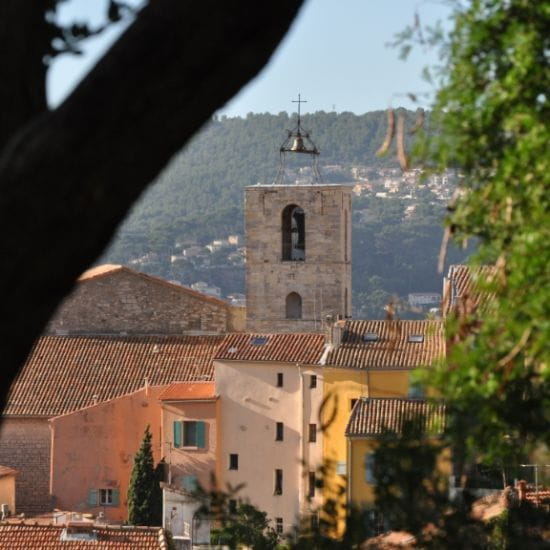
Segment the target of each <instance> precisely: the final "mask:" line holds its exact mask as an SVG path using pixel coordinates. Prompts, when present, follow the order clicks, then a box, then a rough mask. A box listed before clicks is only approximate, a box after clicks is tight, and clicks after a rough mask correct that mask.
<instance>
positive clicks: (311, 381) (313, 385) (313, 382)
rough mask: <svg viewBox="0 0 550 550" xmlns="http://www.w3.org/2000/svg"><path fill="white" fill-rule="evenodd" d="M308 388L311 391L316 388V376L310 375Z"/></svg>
mask: <svg viewBox="0 0 550 550" xmlns="http://www.w3.org/2000/svg"><path fill="white" fill-rule="evenodd" d="M309 387H310V388H311V389H313V388H316V387H317V375H316V374H312V375H311V377H310V379H309Z"/></svg>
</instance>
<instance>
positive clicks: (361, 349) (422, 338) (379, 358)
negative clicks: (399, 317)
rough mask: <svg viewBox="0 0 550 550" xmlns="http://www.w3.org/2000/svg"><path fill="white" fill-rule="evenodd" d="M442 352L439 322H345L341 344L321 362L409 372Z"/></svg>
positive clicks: (443, 345) (443, 344) (341, 365)
mask: <svg viewBox="0 0 550 550" xmlns="http://www.w3.org/2000/svg"><path fill="white" fill-rule="evenodd" d="M410 340H413V341H410ZM444 353H445V340H444V335H443V325H442V323H441V321H345V323H344V326H343V334H342V341H341V343H340V345H338V346H337V347H336V348H335V349H333V350H331V351H330V352H329V353H328V354H327V356H326V358H325V359H324V363H325V364H326V365H327V366H336V367H347V368H358V369H412V368H415V367H418V366H420V365H429V364H430V363H432V361H433V360H434V359H437V358H438V357H442V356H443V355H444Z"/></svg>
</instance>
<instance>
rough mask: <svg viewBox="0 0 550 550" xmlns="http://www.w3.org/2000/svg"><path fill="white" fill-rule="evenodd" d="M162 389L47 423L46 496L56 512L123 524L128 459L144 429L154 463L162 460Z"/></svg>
mask: <svg viewBox="0 0 550 550" xmlns="http://www.w3.org/2000/svg"><path fill="white" fill-rule="evenodd" d="M166 387H167V386H152V387H148V386H146V387H144V388H142V389H141V390H138V391H136V392H133V393H130V394H127V395H124V396H122V397H117V398H115V399H111V400H110V401H106V402H103V403H99V404H97V405H92V406H90V407H85V408H83V409H80V410H78V411H75V412H73V413H69V414H64V415H61V416H57V417H54V418H52V419H51V420H50V428H51V457H52V460H51V475H50V491H51V494H52V497H53V505H54V506H55V507H56V508H59V509H62V510H73V511H78V512H90V513H93V514H94V515H98V514H99V513H100V512H102V513H103V515H104V516H105V518H106V519H108V520H113V521H124V520H126V519H127V517H128V507H127V502H126V496H127V492H128V483H129V481H130V475H131V472H132V467H133V464H134V460H133V459H134V454H135V453H136V452H137V451H138V449H139V447H140V445H141V441H142V439H143V434H144V431H145V428H146V427H147V426H148V425H149V427H150V430H151V434H152V447H153V457H154V460H155V463H157V462H158V461H159V460H160V459H161V458H162V455H161V446H162V445H161V443H162V435H161V410H160V409H161V407H160V401H159V399H158V398H159V395H160V394H161V393H162V391H163V390H164V389H165V388H166Z"/></svg>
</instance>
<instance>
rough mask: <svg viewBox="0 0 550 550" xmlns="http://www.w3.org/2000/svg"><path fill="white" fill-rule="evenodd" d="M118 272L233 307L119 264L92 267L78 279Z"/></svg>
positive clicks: (85, 279)
mask: <svg viewBox="0 0 550 550" xmlns="http://www.w3.org/2000/svg"><path fill="white" fill-rule="evenodd" d="M118 272H125V273H130V274H132V275H135V276H136V277H140V278H142V279H145V280H147V281H149V282H152V283H156V284H159V285H164V286H168V287H169V288H171V289H172V290H176V291H179V292H184V293H185V294H188V295H190V296H193V297H195V298H198V299H200V300H204V301H206V302H211V303H213V304H217V305H220V306H224V307H231V306H230V304H229V303H228V302H226V301H225V300H222V299H220V298H216V297H215V296H210V295H209V294H204V293H202V292H198V291H197V290H193V289H192V288H189V287H186V286H183V285H178V284H175V283H171V282H170V281H166V280H165V279H161V278H160V277H155V276H154V275H148V274H147V273H142V272H141V271H136V270H135V269H130V268H129V267H126V266H125V265H119V264H103V265H98V266H97V267H92V268H91V269H88V270H87V271H85V272H84V273H83V274H82V275H81V276H80V277H79V278H78V282H79V283H83V282H86V281H91V280H93V279H98V278H100V277H107V276H109V275H113V274H114V273H118Z"/></svg>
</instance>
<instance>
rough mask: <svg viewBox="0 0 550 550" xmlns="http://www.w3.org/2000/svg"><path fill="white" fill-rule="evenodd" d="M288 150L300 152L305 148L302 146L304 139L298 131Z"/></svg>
mask: <svg viewBox="0 0 550 550" xmlns="http://www.w3.org/2000/svg"><path fill="white" fill-rule="evenodd" d="M290 150H291V151H292V152H293V153H301V152H302V151H305V150H306V148H305V147H304V140H303V138H302V136H301V135H300V134H299V133H298V135H297V136H295V138H294V143H293V144H292V147H291V148H290Z"/></svg>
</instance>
